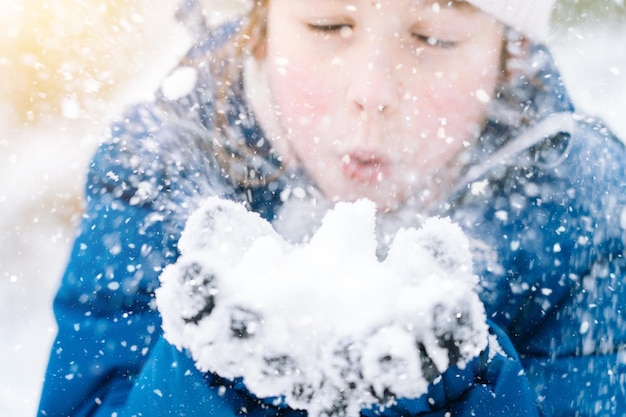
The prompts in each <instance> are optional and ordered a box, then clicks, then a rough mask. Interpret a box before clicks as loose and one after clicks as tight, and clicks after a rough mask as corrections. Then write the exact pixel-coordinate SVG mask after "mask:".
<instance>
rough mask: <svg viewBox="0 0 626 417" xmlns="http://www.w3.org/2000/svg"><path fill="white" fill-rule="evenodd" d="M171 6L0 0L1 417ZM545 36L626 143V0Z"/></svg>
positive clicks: (162, 68) (583, 0) (164, 50)
mask: <svg viewBox="0 0 626 417" xmlns="http://www.w3.org/2000/svg"><path fill="white" fill-rule="evenodd" d="M208 1H212V2H217V3H223V4H225V5H226V6H228V5H229V4H235V3H238V2H239V1H240V0H208ZM178 2H179V0H160V1H158V2H154V1H151V0H98V1H95V0H0V79H1V80H2V82H1V83H0V335H2V338H1V339H0V415H3V416H28V415H35V411H36V406H37V401H38V396H39V391H40V389H41V384H42V376H43V371H44V368H45V364H46V362H47V357H48V351H49V348H50V345H51V343H52V340H53V337H54V334H55V332H56V328H55V323H54V320H53V317H52V310H51V304H52V298H53V296H54V292H55V290H56V288H57V286H58V284H59V278H60V275H61V273H62V270H63V267H64V264H65V262H66V260H67V256H68V251H69V248H70V244H71V242H72V237H73V230H74V227H75V225H76V223H77V221H78V219H79V218H80V216H81V208H82V187H83V182H84V173H85V169H86V166H87V163H88V160H89V157H90V156H91V154H92V152H93V151H94V149H95V146H96V145H97V144H98V142H99V141H100V140H101V139H102V138H103V137H104V132H105V130H106V127H107V125H108V124H109V123H110V122H111V121H112V120H113V119H114V118H116V117H117V116H119V114H120V113H121V111H122V109H123V108H124V106H126V105H128V104H130V103H132V102H136V101H140V100H150V98H151V97H152V94H153V91H154V90H155V88H156V87H157V85H158V84H159V82H160V80H161V79H162V78H163V77H164V76H165V75H166V74H167V73H168V71H169V69H170V68H172V67H173V66H174V65H175V64H176V62H177V61H178V59H179V58H180V56H181V55H182V54H184V53H185V51H186V50H187V48H188V47H189V46H190V44H191V43H192V39H191V36H190V35H189V33H188V32H187V31H186V30H185V28H183V27H182V25H180V24H179V23H177V22H176V20H175V18H174V14H175V10H176V6H177V4H178ZM229 2H230V3H229ZM209 17H213V16H209ZM218 17H219V16H218ZM552 26H553V28H552V38H551V40H550V45H551V47H552V49H553V52H554V54H555V57H556V59H557V62H558V64H559V65H560V67H561V71H562V72H563V77H564V79H565V82H566V84H567V85H568V87H569V89H570V92H571V94H572V96H573V98H574V101H575V102H576V104H577V106H578V107H579V109H580V110H583V111H585V112H587V113H591V114H594V115H599V116H600V117H602V118H603V119H604V120H605V121H606V122H607V123H608V124H609V126H610V127H611V128H612V129H613V130H614V131H616V132H617V133H618V134H619V135H620V137H622V138H626V43H625V42H624V40H625V39H626V6H625V5H624V0H578V1H576V0H560V1H559V3H558V7H557V9H556V11H555V13H554V17H553V24H552Z"/></svg>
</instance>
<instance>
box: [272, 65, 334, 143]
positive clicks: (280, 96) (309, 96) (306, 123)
mask: <svg viewBox="0 0 626 417" xmlns="http://www.w3.org/2000/svg"><path fill="white" fill-rule="evenodd" d="M270 77H271V78H270V89H271V91H272V96H273V98H274V101H275V103H276V104H277V105H278V109H279V111H280V114H279V118H280V120H281V122H282V123H283V126H284V127H285V128H288V129H290V130H292V131H294V132H298V131H300V130H302V128H305V127H306V128H307V129H310V128H311V126H310V125H312V124H314V123H315V125H318V124H319V121H321V120H322V119H323V118H324V117H325V116H327V115H328V114H329V113H330V111H329V110H330V104H331V103H332V102H333V100H336V99H333V98H332V97H333V95H334V94H333V88H332V86H330V85H329V83H328V82H327V80H325V79H324V78H323V77H319V76H317V75H316V72H314V71H311V70H307V69H303V68H294V67H283V68H277V69H276V70H275V71H272V73H271V74H270Z"/></svg>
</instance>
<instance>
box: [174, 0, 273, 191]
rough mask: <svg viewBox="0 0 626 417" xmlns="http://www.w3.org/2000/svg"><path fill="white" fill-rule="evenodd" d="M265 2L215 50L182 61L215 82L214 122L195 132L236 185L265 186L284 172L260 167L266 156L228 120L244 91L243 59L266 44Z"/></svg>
mask: <svg viewBox="0 0 626 417" xmlns="http://www.w3.org/2000/svg"><path fill="white" fill-rule="evenodd" d="M268 1H269V0H256V1H255V2H254V4H253V6H252V8H251V10H250V11H249V13H248V14H247V15H245V16H244V17H243V19H242V21H241V22H240V23H239V24H238V26H237V29H236V30H235V32H234V33H233V34H232V36H230V37H229V38H228V40H227V41H226V42H223V43H222V44H221V45H219V46H218V47H217V48H216V49H210V50H207V51H206V52H205V53H204V54H201V55H200V56H194V57H191V58H188V59H186V60H184V61H183V64H184V65H188V66H192V67H194V68H196V69H198V70H200V71H208V76H209V77H210V78H211V80H212V82H214V83H215V84H214V85H215V88H214V89H212V91H211V96H210V100H211V102H212V106H213V108H212V116H213V118H214V119H213V123H212V124H211V126H208V129H209V131H208V132H207V131H206V130H204V131H202V132H197V131H196V134H198V135H201V136H202V137H205V138H206V140H205V142H206V143H207V146H209V149H210V151H211V152H212V153H213V155H214V156H215V157H216V159H217V162H218V163H219V165H220V167H221V168H222V170H223V171H224V173H225V175H226V176H227V177H228V178H229V180H230V181H231V183H232V184H233V185H236V186H243V187H254V186H261V185H265V184H267V183H268V182H270V181H272V180H274V179H276V178H277V177H278V176H280V175H281V174H282V172H283V167H282V166H278V167H276V166H273V165H271V164H263V166H262V167H259V163H258V161H260V160H261V159H263V157H264V156H266V155H260V154H259V150H257V149H254V148H252V147H250V146H248V144H247V143H246V138H244V137H242V135H241V133H240V132H239V131H238V129H233V128H232V126H231V124H230V123H229V119H228V117H229V115H231V116H232V113H233V108H232V105H233V102H237V100H233V99H236V98H237V96H240V97H241V96H243V94H244V92H243V86H242V84H243V67H244V62H245V60H246V59H247V58H249V57H251V56H254V57H259V56H260V54H262V51H263V48H264V47H265V34H266V32H267V3H268ZM207 136H209V137H208V138H207ZM255 161H256V162H257V163H254V162H255Z"/></svg>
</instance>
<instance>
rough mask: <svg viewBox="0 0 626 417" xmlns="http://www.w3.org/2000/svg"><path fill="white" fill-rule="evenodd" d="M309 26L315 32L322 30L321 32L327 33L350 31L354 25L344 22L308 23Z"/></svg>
mask: <svg viewBox="0 0 626 417" xmlns="http://www.w3.org/2000/svg"><path fill="white" fill-rule="evenodd" d="M307 26H308V28H309V29H310V30H312V31H313V32H320V33H327V34H332V33H341V32H342V31H350V30H352V25H348V24H344V23H338V24H314V23H308V24H307Z"/></svg>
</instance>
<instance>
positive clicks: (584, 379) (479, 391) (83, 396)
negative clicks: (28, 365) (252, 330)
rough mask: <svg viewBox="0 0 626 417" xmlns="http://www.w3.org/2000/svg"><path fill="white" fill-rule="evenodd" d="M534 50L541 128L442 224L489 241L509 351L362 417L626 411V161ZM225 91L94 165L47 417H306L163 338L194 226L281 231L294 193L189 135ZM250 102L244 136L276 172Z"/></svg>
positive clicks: (476, 162)
mask: <svg viewBox="0 0 626 417" xmlns="http://www.w3.org/2000/svg"><path fill="white" fill-rule="evenodd" d="M217 36H218V38H219V37H221V36H223V34H222V35H220V34H218V35H217ZM212 42H214V40H213V39H212V40H210V41H209V42H206V43H205V44H204V45H201V46H200V47H199V48H201V49H202V48H207V45H211V44H212ZM209 48H210V46H209ZM197 53H198V48H196V49H194V50H192V52H191V54H190V55H191V56H192V55H194V54H197ZM534 53H535V56H536V57H543V60H542V63H543V64H542V68H541V69H540V70H539V71H538V73H537V78H536V79H537V80H540V81H541V85H540V86H537V85H535V84H534V83H527V85H526V87H525V89H524V90H523V91H525V92H526V93H527V96H525V97H521V98H520V100H521V101H523V102H524V103H525V104H526V107H523V109H524V110H523V111H528V112H530V113H529V114H532V119H533V123H531V124H530V125H529V127H528V128H526V129H523V130H520V129H516V128H515V127H511V126H508V125H506V124H504V123H502V122H501V121H499V120H497V119H492V120H490V121H489V122H488V124H487V126H486V128H485V131H484V132H483V135H482V137H481V139H480V141H479V143H478V145H477V148H476V150H475V152H474V154H473V155H474V157H473V160H472V161H471V163H470V164H469V165H468V167H467V169H466V170H465V171H464V172H465V175H464V177H463V178H462V179H461V181H460V182H459V186H458V188H457V189H456V191H455V192H454V193H453V194H452V197H451V198H450V199H449V200H448V201H447V202H446V203H445V204H443V205H441V206H440V207H439V209H438V210H437V211H436V213H433V214H440V215H446V216H450V217H452V218H453V219H454V220H455V221H456V222H458V223H459V224H460V225H461V227H462V228H463V229H464V230H465V232H466V233H467V234H468V235H469V236H470V237H471V238H472V239H473V240H474V241H475V242H479V244H477V245H476V246H475V248H474V253H475V258H476V272H477V273H478V275H479V276H480V277H481V293H480V296H481V299H482V300H483V302H484V304H485V306H486V310H487V313H488V318H489V320H490V323H491V325H492V332H493V333H494V334H495V335H496V336H497V339H498V341H499V344H500V346H501V349H500V350H497V349H490V350H487V351H486V352H484V353H483V355H481V356H480V357H479V358H477V359H476V360H475V361H473V362H472V363H471V364H470V366H468V367H466V368H465V369H462V370H461V369H458V368H455V367H452V368H450V369H449V370H448V371H446V372H445V373H444V374H443V375H442V377H441V378H440V379H438V380H436V381H435V382H433V383H432V384H431V389H430V391H429V392H428V394H427V395H425V396H423V397H421V398H418V399H400V400H399V401H398V402H397V404H396V405H394V406H393V407H390V408H386V409H384V410H381V409H375V408H372V409H367V410H363V412H362V415H364V416H374V415H384V416H388V417H392V416H400V415H403V416H404V415H422V414H424V415H429V416H444V415H467V416H469V415H481V416H490V415H494V416H495V415H504V414H506V415H519V416H532V415H536V414H537V413H540V414H543V415H546V416H571V415H575V416H615V415H624V414H626V322H625V319H626V316H625V313H624V308H625V307H624V306H626V284H625V283H624V276H625V271H626V261H625V259H624V255H625V251H626V248H625V242H626V150H625V148H624V145H623V143H621V142H620V141H619V140H617V139H616V138H615V137H614V136H613V135H612V134H611V133H610V132H609V131H608V129H607V128H606V127H605V126H603V125H602V124H601V123H600V122H598V121H596V120H593V119H590V118H586V117H583V116H578V115H576V114H575V113H574V109H573V106H572V104H571V103H570V101H569V99H568V98H567V94H566V92H565V90H564V88H563V85H562V83H561V79H560V77H559V75H558V72H556V70H555V69H554V68H553V66H552V64H551V61H550V60H549V54H548V53H547V51H546V50H545V49H543V48H541V47H537V48H536V49H535V52H534ZM211 88H212V80H210V79H203V78H202V77H201V78H200V79H199V81H198V84H197V88H196V90H194V92H192V93H190V94H189V95H187V96H185V97H182V98H180V99H178V100H176V101H168V100H165V99H163V98H160V99H157V100H156V102H155V103H152V104H142V105H138V106H136V107H134V108H133V109H131V110H130V111H129V112H128V113H127V115H126V118H125V119H124V120H122V121H120V122H119V123H116V124H115V125H113V127H112V129H111V137H110V138H109V139H108V140H107V141H106V142H105V143H104V144H103V145H102V146H100V148H99V150H98V152H97V153H96V155H95V156H94V158H93V160H92V162H91V164H90V169H89V175H88V180H87V187H86V201H87V207H86V211H85V214H84V216H83V219H82V222H81V224H80V227H79V230H78V235H77V237H76V241H75V244H74V247H73V250H72V253H71V258H70V261H69V264H68V267H67V270H66V272H65V274H64V276H63V281H62V284H61V287H60V289H59V292H58V294H57V296H56V299H55V301H54V311H55V315H56V318H57V322H58V326H59V331H58V336H57V338H56V340H55V342H54V345H53V346H52V352H51V356H50V362H49V366H48V369H47V373H46V379H45V384H44V388H43V395H42V398H41V403H40V408H39V415H41V416H132V415H138V416H140V415H143V416H161V415H162V416H200V415H215V416H234V415H251V416H259V417H260V416H269V415H272V416H273V415H285V416H289V417H291V416H294V417H295V416H296V415H301V414H304V413H303V412H301V411H296V410H291V409H288V408H287V407H285V406H283V405H281V404H276V403H275V401H271V400H268V399H257V398H255V397H254V396H253V395H252V394H251V393H249V392H248V391H247V390H246V388H245V386H243V384H242V383H241V381H237V380H235V381H227V380H224V379H222V378H220V377H219V376H217V375H212V374H210V373H201V372H200V371H198V370H197V369H196V368H195V366H194V363H193V360H192V359H190V357H189V355H188V353H187V352H185V351H183V352H180V351H178V350H176V348H174V347H173V346H171V345H170V344H169V343H168V342H167V341H166V340H164V339H163V338H162V331H161V328H160V318H159V314H158V312H157V311H156V310H155V305H154V297H153V296H154V290H155V288H156V287H157V286H158V276H159V274H160V272H161V270H162V269H163V268H164V266H166V265H167V264H170V263H172V262H174V261H175V260H176V259H177V256H178V250H177V241H178V238H179V236H180V232H181V230H182V228H183V226H184V224H185V220H186V217H187V216H188V215H189V213H190V212H191V211H192V210H193V209H194V208H195V207H196V206H198V204H199V203H200V202H201V201H202V200H203V199H204V198H206V197H208V196H210V195H219V196H222V197H224V198H229V199H233V200H238V201H243V202H246V203H247V204H248V205H249V207H250V209H251V210H254V211H257V212H259V213H260V214H261V215H262V216H263V217H264V218H266V219H268V220H271V219H272V218H273V217H274V215H275V213H276V210H277V209H278V208H279V207H280V205H281V199H280V194H281V191H282V190H284V189H285V188H286V187H289V186H290V184H292V183H293V181H294V180H295V179H294V178H293V177H292V176H290V175H289V172H287V173H285V174H284V175H282V176H280V177H278V178H276V179H275V180H273V181H270V182H269V183H268V184H266V185H262V186H257V187H254V186H250V187H244V186H235V185H233V184H231V183H230V182H229V179H228V176H227V175H225V174H224V170H223V167H221V166H220V165H219V164H218V162H217V160H216V158H215V156H214V153H213V152H212V151H211V147H210V146H211V145H210V144H209V143H207V141H206V140H202V138H201V137H200V136H199V135H198V134H197V130H194V128H193V127H192V126H198V125H201V126H204V127H206V128H207V129H209V128H210V127H211V125H212V123H213V116H212V114H213V113H212V103H211V101H210V99H207V94H206V92H207V91H210V90H211ZM238 100H239V101H237V102H236V103H235V104H236V105H235V106H234V107H233V108H234V109H235V112H234V113H233V114H232V115H231V116H232V117H233V119H232V120H235V118H237V120H239V122H238V123H236V124H235V123H233V128H235V129H239V130H240V132H241V134H242V135H243V137H245V138H246V140H247V142H248V144H249V146H250V149H251V150H252V151H253V153H254V154H255V155H256V157H257V158H258V159H259V160H261V161H262V162H263V164H265V165H266V166H267V167H274V166H276V165H277V164H278V162H277V160H276V158H275V157H274V155H273V153H272V150H271V149H270V148H269V147H268V144H267V141H261V140H260V139H261V138H262V137H263V132H262V131H261V129H260V128H259V126H258V125H257V124H256V122H255V120H254V117H253V116H252V115H251V113H250V111H249V110H248V109H247V107H246V103H245V100H244V99H243V98H241V97H238ZM529 109H530V110H529ZM531 110H532V112H531ZM242 112H243V113H242ZM239 114H245V115H247V116H249V117H245V118H243V119H242V118H240V117H239ZM241 120H243V122H241ZM261 169H264V168H263V167H261ZM298 180H301V179H298ZM416 302H419V300H416ZM522 367H523V368H522ZM446 413H450V414H446Z"/></svg>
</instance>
